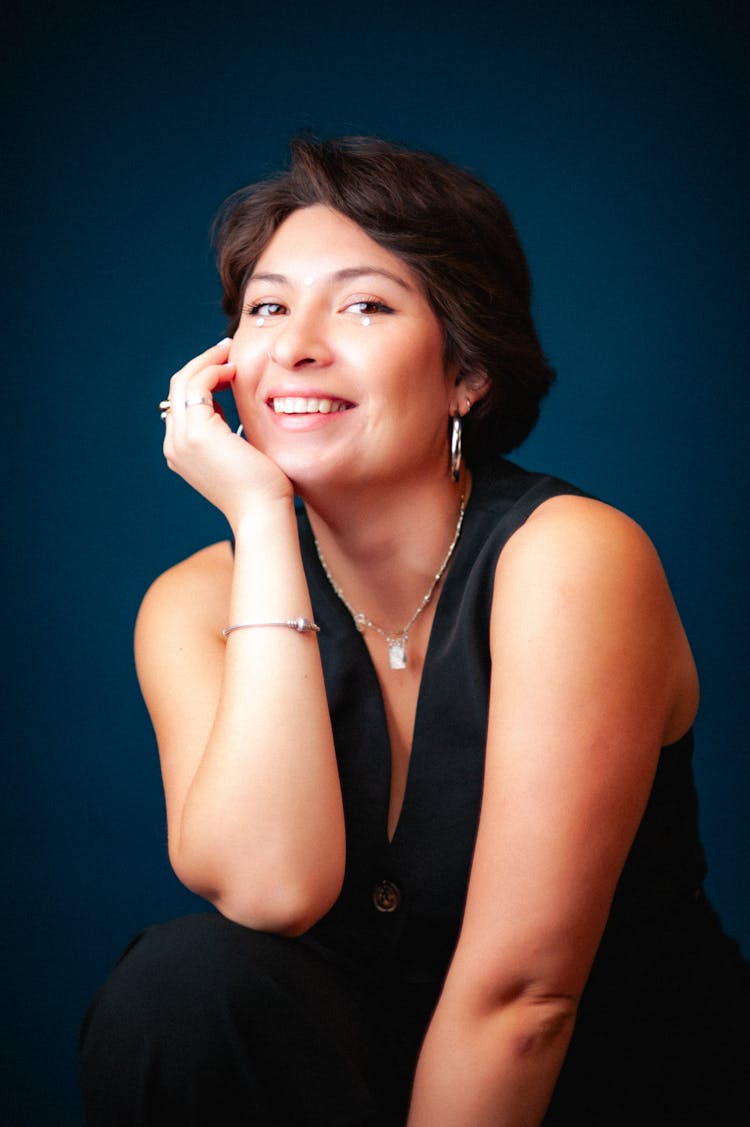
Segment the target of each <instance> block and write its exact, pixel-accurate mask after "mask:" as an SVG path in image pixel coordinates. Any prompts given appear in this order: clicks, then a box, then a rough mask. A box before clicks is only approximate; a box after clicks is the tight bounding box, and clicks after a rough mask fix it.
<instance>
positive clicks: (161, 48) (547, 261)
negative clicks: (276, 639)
mask: <svg viewBox="0 0 750 1127" xmlns="http://www.w3.org/2000/svg"><path fill="white" fill-rule="evenodd" d="M6 10H7V11H8V12H9V13H10V16H9V19H8V21H7V26H6V28H5V29H4V30H3V33H2V35H1V36H0V39H1V40H2V41H3V42H4V46H3V51H4V54H5V56H6V58H5V59H4V61H3V66H2V72H3V81H4V84H5V85H6V89H5V91H4V103H3V104H4V105H5V107H6V108H8V109H9V110H10V112H9V114H8V118H7V124H8V125H9V126H10V130H9V136H8V138H7V144H6V146H5V152H6V154H7V156H6V172H7V173H9V174H10V175H9V177H8V178H7V179H8V182H7V185H6V189H5V191H6V192H7V195H6V199H5V205H4V209H3V210H4V217H5V219H6V223H7V228H8V229H7V231H6V236H5V247H6V250H9V252H10V256H11V261H10V264H9V265H8V266H7V267H6V269H5V270H4V272H3V281H4V283H5V287H4V288H5V296H4V299H3V302H2V318H3V322H4V324H3V329H4V331H3V336H2V340H3V353H4V358H5V363H4V384H5V394H4V397H3V410H2V417H3V422H4V431H5V438H4V446H5V449H6V450H7V449H8V448H9V449H10V453H11V460H10V465H9V468H8V469H7V470H6V479H5V480H6V488H5V499H6V501H7V502H8V514H7V517H6V528H7V529H8V539H7V544H8V548H7V552H6V559H7V561H8V564H9V567H10V572H11V574H10V576H9V580H8V581H6V584H5V585H4V604H5V607H6V609H7V611H8V612H9V614H8V618H9V633H8V644H7V647H6V653H7V657H8V662H7V670H6V672H5V674H4V676H3V678H2V688H3V695H4V703H3V719H4V722H5V728H6V733H7V735H6V738H5V744H6V751H5V759H4V762H5V769H4V782H5V786H4V788H3V789H4V792H5V798H6V799H7V811H6V812H5V814H4V822H3V826H4V832H3V836H4V838H5V841H6V843H7V845H8V848H7V849H6V856H7V858H8V860H9V867H8V873H7V875H8V876H9V878H10V879H9V882H8V884H7V888H6V890H5V896H4V906H5V916H6V919H5V923H4V926H3V928H2V934H3V938H4V941H5V943H6V945H7V950H6V953H5V957H4V960H3V962H4V965H5V967H6V970H7V972H8V973H7V978H8V981H7V983H6V986H5V987H4V991H3V993H4V996H5V999H6V1002H7V1015H6V1018H5V1021H4V1023H3V1024H4V1031H5V1037H6V1039H7V1044H6V1048H5V1054H4V1064H5V1066H6V1068H7V1071H8V1075H7V1076H6V1077H5V1078H4V1081H3V1093H4V1095H3V1099H4V1103H5V1108H4V1109H3V1116H4V1122H6V1123H8V1124H13V1125H16V1124H17V1125H24V1127H27V1125H34V1127H36V1125H42V1124H50V1125H54V1127H66V1125H68V1124H77V1123H79V1122H80V1110H79V1106H78V1098H77V1094H76V1085H75V1055H76V1036H77V1024H78V1020H79V1017H80V1013H81V1011H82V1009H83V1007H84V1004H85V1002H86V1000H87V999H88V997H89V996H90V994H91V993H92V991H93V990H94V988H95V987H96V985H97V984H98V983H99V981H100V980H101V979H102V978H103V976H104V975H105V973H106V971H107V969H108V967H109V966H110V964H111V962H112V960H113V958H114V957H115V955H116V953H117V952H118V950H119V949H120V947H121V946H122V945H123V944H124V942H125V941H126V939H127V938H128V937H129V936H130V934H131V933H132V932H134V931H135V930H136V929H137V928H138V927H140V926H141V925H142V924H144V923H146V922H149V921H153V920H157V919H163V918H166V917H168V916H170V915H174V914H176V913H179V912H181V911H183V910H189V909H192V908H194V907H195V906H197V904H198V902H197V901H195V900H194V899H193V898H192V897H190V896H189V894H187V893H186V892H184V891H183V890H181V888H180V887H179V886H178V884H177V882H176V880H175V879H174V878H173V877H172V876H171V874H170V871H169V868H168V865H167V861H166V852H165V833H164V813H163V806H162V797H161V789H160V781H159V774H158V766H157V759H156V753H155V749H154V742H153V738H152V735H151V731H150V728H149V724H148V721H147V718H146V715H145V712H144V709H143V707H142V705H141V702H140V698H139V694H138V689H137V685H136V682H135V678H134V673H133V667H132V656H131V633H132V624H133V619H134V616H135V613H136V609H137V606H138V603H139V600H140V598H141V596H142V593H143V591H144V589H145V587H146V586H147V584H148V583H149V581H150V580H151V579H152V578H153V576H155V575H156V574H157V573H158V572H159V571H161V570H162V569H163V568H164V567H166V566H167V565H168V564H170V563H172V562H174V561H175V560H177V559H178V558H181V557H183V556H185V555H187V554H188V553H190V552H192V551H193V550H195V549H196V548H198V547H199V546H201V545H203V544H204V543H206V542H207V541H210V540H212V539H218V538H221V537H223V536H224V533H225V530H224V526H223V522H222V520H221V518H220V517H219V516H218V515H217V514H215V513H213V512H211V511H210V510H209V509H208V507H207V506H206V504H205V503H204V502H202V501H201V500H200V499H198V498H197V497H195V496H193V494H192V493H191V491H190V490H189V489H188V487H187V486H186V485H184V484H183V483H182V482H181V481H179V480H178V479H176V478H174V477H173V476H172V475H170V474H169V472H168V471H167V470H166V469H165V467H164V465H163V463H162V458H161V452H160V442H161V424H160V422H159V419H158V413H157V410H156V404H157V402H158V400H159V399H160V397H161V396H162V394H163V393H164V392H165V390H166V386H167V379H168V376H169V374H170V373H171V371H172V370H173V369H175V368H177V367H179V366H181V365H182V363H184V362H185V361H186V360H187V359H188V358H189V357H190V356H192V355H193V354H194V353H195V352H197V351H199V350H201V349H203V348H204V347H206V346H207V345H208V344H209V343H211V342H212V341H213V340H215V339H218V338H219V337H221V336H223V332H224V325H223V320H222V316H221V313H220V310H219V297H220V295H219V289H218V286H217V282H216V279H215V276H214V272H213V267H212V262H211V256H210V252H209V248H208V226H209V222H210V219H211V217H212V215H213V212H214V210H215V208H216V207H217V206H218V204H219V203H220V202H221V200H222V199H223V198H224V196H225V195H226V194H227V193H229V192H230V191H231V190H233V189H235V188H237V187H239V186H240V185H242V184H244V183H246V182H248V181H250V180H252V179H255V178H258V177H259V176H262V175H264V174H266V173H269V172H271V171H273V170H274V169H276V168H277V167H278V165H279V164H280V163H281V162H282V161H283V160H284V159H285V154H286V141H287V138H288V137H289V135H291V134H292V133H294V132H295V131H297V130H298V129H299V128H300V127H311V128H313V129H315V130H317V131H318V132H320V133H322V134H323V135H336V134H340V133H351V132H375V133H379V134H382V135H385V136H387V137H391V138H394V139H397V140H401V141H404V142H406V143H408V144H413V145H415V146H420V147H426V148H433V149H436V150H438V151H441V152H443V153H444V154H445V155H447V156H448V157H450V158H452V159H454V160H456V161H458V162H460V163H463V164H465V165H468V166H470V167H471V168H472V169H473V170H474V171H476V172H477V173H478V174H479V175H481V176H483V177H485V178H487V179H488V180H490V181H491V182H492V183H493V184H494V186H495V187H496V188H497V189H498V190H499V191H500V192H501V194H502V195H503V196H504V197H505V199H506V200H507V202H508V204H509V206H510V208H511V211H512V212H513V214H514V216H515V218H516V221H517V223H518V226H519V228H520V231H521V235H522V237H523V239H524V242H525V245H526V247H527V250H528V254H529V258H530V261H531V265H532V269H533V272H534V276H535V281H536V291H535V292H536V300H535V307H536V312H537V317H538V322H539V326H540V330H541V335H542V338H543V341H544V344H545V347H546V349H547V351H548V353H549V354H550V356H551V358H552V360H553V362H554V363H555V365H556V366H557V368H558V371H559V385H558V387H557V388H556V390H555V391H554V393H553V395H552V397H551V399H550V400H549V402H548V403H547V406H546V410H545V413H544V416H543V420H542V423H541V425H540V426H539V428H538V431H537V432H536V434H535V435H534V436H533V438H532V439H531V440H530V441H529V442H528V443H527V444H526V446H525V447H524V448H522V450H521V451H520V452H519V454H518V459H519V460H520V461H522V462H523V463H524V464H526V465H528V466H530V467H533V468H543V469H547V470H550V471H553V472H556V473H558V474H561V475H563V476H565V477H568V478H571V479H573V480H575V481H577V482H578V483H579V484H581V485H583V486H585V487H587V488H588V489H590V490H592V491H593V492H595V493H597V494H598V495H600V496H602V497H604V498H606V499H608V500H610V501H611V502H613V503H614V504H616V505H618V506H620V507H622V508H624V509H626V510H627V511H628V512H630V513H631V514H632V515H633V516H635V517H636V519H638V520H639V521H640V522H641V523H642V524H644V525H645V527H646V528H647V530H648V531H649V532H650V533H651V535H652V536H653V538H654V540H655V541H656V544H657V546H658V548H659V549H660V551H661V553H662V556H663V558H664V560H665V563H666V566H667V569H668V572H669V574H670V576H671V579H672V583H673V587H674V590H675V593H676V596H677V599H678V602H679V605H680V607H681V609H682V613H683V616H684V619H685V622H686V625H687V627H688V631H689V633H690V636H691V638H692V641H693V643H694V648H695V651H696V655H697V659H698V663H699V666H700V670H701V673H702V679H703V693H704V699H703V706H702V713H701V718H700V722H699V726H698V736H699V739H698V749H699V750H698V757H697V775H698V781H699V785H700V789H701V795H702V825H703V831H704V836H705V841H706V845H707V850H708V854H709V860H710V863H711V867H712V874H711V878H710V882H709V887H710V891H711V894H712V896H713V897H714V899H715V902H716V904H717V905H718V907H719V909H720V911H721V913H722V916H723V918H724V920H725V923H726V925H727V927H728V929H729V930H730V931H732V932H733V933H734V934H735V935H737V936H738V937H739V938H741V940H742V942H743V945H744V947H745V949H746V950H748V949H750V911H749V909H748V900H749V899H750V897H748V887H749V882H748V866H747V856H748V851H749V850H748V847H749V846H750V830H749V829H748V825H749V822H748V816H747V785H748V775H749V773H750V772H749V768H748V755H747V746H746V740H745V712H746V708H747V696H748V693H747V689H748V648H747V635H748V625H749V623H748V596H747V586H746V584H747V572H748V567H747V564H748V561H747V545H746V529H747V514H748V506H749V503H750V482H749V480H748V471H747V449H746V448H747V419H748V406H749V405H750V404H749V402H748V399H749V395H748V357H749V355H750V348H749V344H750V341H749V339H748V312H747V309H748V297H749V296H750V286H749V285H748V250H749V249H750V248H748V224H747V201H748V189H749V187H750V184H749V183H748V180H749V177H748V160H747V144H748V133H747V126H748V117H749V116H750V115H749V113H748V95H747V78H746V70H747V61H748V17H747V11H748V8H747V5H745V4H743V3H742V2H741V0H738V2H737V3H730V2H728V0H706V2H701V3H690V2H685V0H683V2H681V3H677V2H672V0H661V2H653V3H649V2H644V0H631V2H627V0H623V2H622V3H608V2H606V0H599V2H593V0H587V2H583V3H569V4H563V3H540V2H535V0H525V2H524V3H523V4H521V3H518V4H504V3H502V0H499V2H496V3H494V4H491V3H478V2H476V0H464V2H462V3H460V4H456V5H452V6H450V7H446V8H442V7H440V6H439V5H435V4H429V3H424V2H422V0H418V2H416V3H412V4H408V5H407V4H406V3H392V2H390V0H385V2H382V3H356V2H351V0H349V2H347V3H329V4H322V5H320V4H318V5H315V4H310V3H306V4H301V3H294V2H293V3H287V4H274V3H258V2H256V0H248V3H245V4H242V5H238V4H232V3H224V2H222V0H215V2H214V3H210V4H208V3H206V4H196V3H189V2H186V3H182V4H180V5H174V6H172V5H169V4H161V5H160V4H159V3H153V4H148V5H147V4H142V5H141V4H132V3H127V2H126V0H125V2H122V0H121V2H120V3H118V4H117V5H114V4H113V5H109V4H106V3H99V4H94V3H92V4H90V5H81V4H78V5H75V4H64V3H59V4H41V3H34V2H31V3H27V4H24V5H23V12H22V11H21V5H6Z"/></svg>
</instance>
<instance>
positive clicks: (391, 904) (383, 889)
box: [372, 880, 401, 912]
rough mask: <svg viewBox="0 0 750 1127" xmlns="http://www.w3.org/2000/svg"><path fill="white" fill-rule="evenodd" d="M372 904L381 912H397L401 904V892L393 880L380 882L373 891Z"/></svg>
mask: <svg viewBox="0 0 750 1127" xmlns="http://www.w3.org/2000/svg"><path fill="white" fill-rule="evenodd" d="M372 902H373V904H374V905H375V907H376V908H377V910H378V911H379V912H395V911H396V909H397V908H398V906H399V904H400V903H401V892H400V891H399V887H398V885H397V884H394V883H393V881H392V880H381V881H379V882H378V883H377V884H376V885H375V887H374V888H373V890H372Z"/></svg>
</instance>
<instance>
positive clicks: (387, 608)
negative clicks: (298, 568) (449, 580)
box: [306, 475, 470, 633]
mask: <svg viewBox="0 0 750 1127" xmlns="http://www.w3.org/2000/svg"><path fill="white" fill-rule="evenodd" d="M469 488H470V479H469V477H468V475H465V476H464V477H463V478H462V480H461V481H459V482H458V483H454V482H453V481H452V480H450V479H449V478H447V477H446V479H445V480H440V479H439V480H438V481H430V482H429V483H427V484H426V485H425V486H424V487H423V488H421V489H420V488H415V486H414V485H413V484H412V485H411V486H410V487H409V489H408V490H406V489H404V490H403V491H402V492H399V491H398V490H394V489H393V487H390V488H389V490H388V491H387V493H386V492H384V493H383V495H382V496H380V497H378V496H377V495H376V494H373V492H372V491H368V492H367V494H366V496H358V497H356V498H354V499H352V500H351V501H350V503H348V504H347V503H343V504H342V503H341V502H342V498H341V497H340V496H337V497H336V500H335V504H331V503H330V499H328V500H327V503H325V504H324V506H321V507H317V506H316V505H314V503H312V502H311V501H310V500H309V499H308V500H307V501H306V505H307V510H308V514H309V517H310V523H311V525H312V528H313V532H314V534H315V537H316V540H317V542H318V546H319V551H320V554H321V556H322V558H323V560H324V564H325V567H326V569H327V570H328V573H329V575H330V578H331V581H332V583H333V585H334V587H336V588H338V589H339V591H340V592H341V594H342V595H343V597H344V599H345V601H346V603H347V604H348V606H349V608H350V609H351V610H353V611H356V612H358V613H360V614H362V615H364V616H366V617H367V618H368V619H370V620H372V621H373V622H374V623H377V624H378V625H379V626H381V627H383V628H384V629H385V630H387V631H388V632H390V633H397V632H398V631H400V630H401V629H402V628H403V627H404V626H405V625H406V624H407V623H408V621H409V620H410V618H411V617H412V615H413V614H414V612H415V610H416V609H417V607H418V606H419V605H420V603H421V601H422V599H423V598H424V596H425V594H426V593H427V592H428V590H429V588H430V585H431V584H432V582H433V580H434V578H435V574H436V573H437V571H438V569H439V567H440V565H441V564H442V563H443V561H444V559H445V555H446V552H447V550H448V548H449V545H450V544H451V542H452V541H453V539H454V537H455V533H456V525H457V520H458V516H459V505H460V501H461V497H462V496H463V497H464V504H465V502H466V500H467V499H468V492H469ZM321 510H323V511H321ZM439 587H440V584H438V585H437V587H436V590H435V592H434V595H433V597H436V596H437V591H438V590H439Z"/></svg>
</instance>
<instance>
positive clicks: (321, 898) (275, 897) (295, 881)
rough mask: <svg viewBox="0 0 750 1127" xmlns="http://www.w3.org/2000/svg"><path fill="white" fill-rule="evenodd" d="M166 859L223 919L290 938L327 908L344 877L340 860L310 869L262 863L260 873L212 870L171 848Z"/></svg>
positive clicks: (191, 889)
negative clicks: (262, 866) (338, 862)
mask: <svg viewBox="0 0 750 1127" xmlns="http://www.w3.org/2000/svg"><path fill="white" fill-rule="evenodd" d="M170 861H171V864H172V868H173V869H174V872H175V874H176V876H177V877H178V879H179V880H180V881H181V882H182V884H184V885H185V887H186V888H189V889H190V891H191V892H194V893H195V894H196V895H198V896H201V897H203V898H204V899H205V900H208V901H209V902H210V903H211V904H213V905H214V907H215V908H216V909H217V910H218V911H219V912H221V914H222V915H223V916H225V917H226V918H227V919H229V920H232V921H233V922H234V923H238V924H241V925H242V926H243V927H247V928H251V929H252V930H254V931H266V932H270V933H272V934H274V935H285V936H289V937H295V936H298V935H303V934H304V933H305V932H306V931H309V929H310V928H311V927H312V926H313V925H314V924H316V923H317V922H318V920H320V919H322V918H323V916H324V915H325V914H326V913H327V912H328V911H330V909H331V908H332V907H333V905H334V904H335V902H336V900H337V899H338V897H339V894H340V892H341V886H342V884H343V879H344V865H343V859H342V861H341V863H340V864H337V863H331V864H328V865H319V866H317V867H316V868H315V869H310V868H303V867H301V866H290V865H283V864H276V865H273V864H271V863H267V864H266V866H265V867H264V868H263V870H262V871H261V870H259V869H258V868H253V869H252V870H251V871H247V870H245V871H243V870H242V869H240V868H237V867H228V866H227V867H222V868H220V869H218V870H216V869H215V868H214V866H209V865H206V864H201V863H197V862H196V861H195V860H194V859H193V861H192V863H191V862H190V861H189V860H188V859H186V857H185V856H184V855H181V854H180V853H179V852H178V851H177V850H175V851H172V850H171V849H170Z"/></svg>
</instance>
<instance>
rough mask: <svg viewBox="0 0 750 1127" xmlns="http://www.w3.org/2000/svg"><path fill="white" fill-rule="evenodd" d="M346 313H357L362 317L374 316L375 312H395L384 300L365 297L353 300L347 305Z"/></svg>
mask: <svg viewBox="0 0 750 1127" xmlns="http://www.w3.org/2000/svg"><path fill="white" fill-rule="evenodd" d="M344 311H345V312H346V313H356V314H358V315H359V316H360V317H361V316H363V315H364V316H367V317H372V316H373V315H374V314H375V313H393V309H392V308H391V306H390V305H386V303H385V302H384V301H378V300H377V298H374V297H363V298H360V299H359V301H353V302H351V304H350V305H347V306H346V307H345V310H344Z"/></svg>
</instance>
